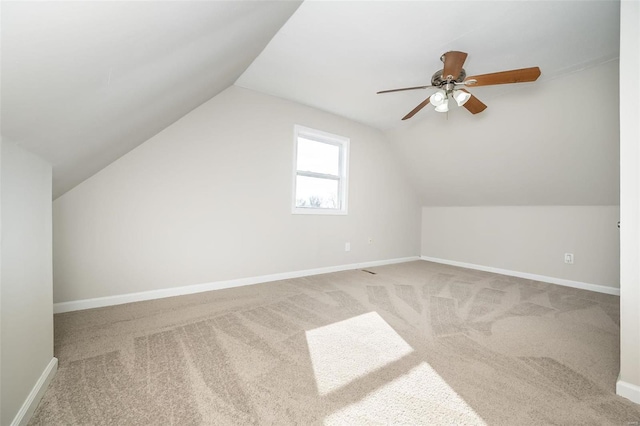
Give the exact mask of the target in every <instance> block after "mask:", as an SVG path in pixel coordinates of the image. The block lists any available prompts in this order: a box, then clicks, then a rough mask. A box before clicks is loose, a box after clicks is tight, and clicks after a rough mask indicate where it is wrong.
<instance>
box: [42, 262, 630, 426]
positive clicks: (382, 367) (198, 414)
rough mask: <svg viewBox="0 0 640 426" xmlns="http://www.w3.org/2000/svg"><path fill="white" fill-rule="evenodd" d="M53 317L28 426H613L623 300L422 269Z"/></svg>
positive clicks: (622, 403)
mask: <svg viewBox="0 0 640 426" xmlns="http://www.w3.org/2000/svg"><path fill="white" fill-rule="evenodd" d="M372 271H373V272H376V274H370V273H365V272H363V271H357V270H355V271H345V272H339V273H333V274H325V275H318V276H312V277H305V278H298V279H292V280H285V281H280V282H275V283H268V284H259V285H255V286H251V287H239V288H233V289H227V290H219V291H214V292H209V293H201V294H197V295H190V296H181V297H175V298H168V299H160V300H155V301H147V302H140V303H133V304H128V305H120V306H114V307H109V308H101V309H94V310H88V311H80V312H72V313H67V314H60V315H57V316H56V356H57V357H58V358H59V360H60V368H59V372H58V375H57V376H56V378H55V379H54V382H53V383H52V385H51V387H50V388H49V390H48V392H47V394H46V395H45V397H44V399H43V402H42V403H41V405H40V407H39V408H38V410H37V412H36V414H35V416H34V418H33V420H32V423H33V424H51V423H56V424H77V423H81V424H87V423H100V422H103V421H104V422H107V421H109V422H113V423H118V424H138V423H144V424H212V423H216V424H254V423H258V424H289V423H292V424H294V423H295V424H318V423H325V424H363V423H368V422H377V423H385V424H442V423H447V424H450V423H456V424H485V423H488V424H541V423H563V424H564V423H571V424H575V423H589V422H591V423H599V424H605V423H606V424H611V423H616V424H624V423H626V422H629V421H637V420H640V407H637V406H635V405H634V404H632V403H630V402H628V401H626V400H624V399H622V398H620V397H617V396H615V395H614V393H613V389H614V386H615V381H616V377H617V374H618V368H619V365H618V333H619V312H618V298H617V297H615V296H609V295H604V294H599V293H592V292H587V291H583V290H577V289H572V288H566V287H560V286H555V285H551V284H546V283H540V282H533V281H527V280H522V279H518V278H513V277H506V276H500V275H496V274H491V273H485V272H479V271H472V270H466V269H460V268H455V267H451V266H447V265H438V264H433V263H429V262H424V261H417V262H410V263H405V264H398V265H388V266H384V267H378V268H374V269H372Z"/></svg>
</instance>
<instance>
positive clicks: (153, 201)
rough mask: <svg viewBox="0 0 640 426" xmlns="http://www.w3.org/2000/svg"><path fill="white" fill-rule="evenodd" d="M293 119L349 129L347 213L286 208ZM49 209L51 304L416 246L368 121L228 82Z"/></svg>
mask: <svg viewBox="0 0 640 426" xmlns="http://www.w3.org/2000/svg"><path fill="white" fill-rule="evenodd" d="M294 124H300V125H303V126H307V127H311V128H316V129H320V130H323V131H326V132H330V133H334V134H338V135H342V136H346V137H349V138H351V153H350V166H349V202H348V206H349V214H348V215H347V216H318V215H292V214H291V197H292V194H291V192H292V167H293V126H294ZM53 210H54V274H55V275H54V301H55V302H66V301H74V300H83V299H88V298H96V297H103V296H113V295H121V294H127V293H133V292H141V291H148V290H156V289H164V288H171V287H178V286H186V285H192V284H200V283H207V282H213V281H220V280H229V279H236V278H243V277H253V276H260V275H266V274H274V273H280V272H291V271H298V270H305V269H312V268H320V267H326V266H337V265H343V264H351V263H357V262H365V261H374V260H382V259H392V258H400V257H406V256H417V255H418V254H419V245H420V231H419V229H420V207H419V204H418V203H417V197H416V194H415V193H414V191H413V190H412V189H411V188H410V186H408V185H407V182H406V181H405V179H404V178H403V174H402V170H401V169H400V168H399V167H398V165H397V164H396V163H395V161H393V155H392V153H391V152H390V148H389V146H388V143H387V142H386V140H385V139H384V137H383V135H382V134H381V133H380V132H379V131H377V130H374V129H371V128H369V127H366V126H364V125H361V124H357V123H354V122H352V121H349V120H347V119H344V118H340V117H337V116H334V115H331V114H328V113H324V112H321V111H318V110H315V109H313V108H309V107H305V106H302V105H300V104H296V103H293V102H290V101H285V100H282V99H278V98H275V97H272V96H268V95H264V94H260V93H257V92H253V91H250V90H247V89H242V88H239V87H236V86H233V87H231V88H229V89H228V90H226V91H225V92H223V93H221V94H220V95H218V96H217V97H215V98H213V99H212V100H211V101H209V102H207V103H205V104H204V105H202V106H201V107H199V108H197V109H196V110H194V111H192V112H191V113H189V114H188V115H186V116H185V117H183V118H182V119H181V120H179V121H178V122H176V123H175V124H173V125H171V126H170V127H168V128H167V129H165V130H164V131H162V132H161V133H159V134H158V135H156V136H154V137H153V138H151V139H150V140H148V141H147V142H145V143H144V144H142V145H141V146H139V147H138V148H136V149H135V150H133V151H131V152H130V153H129V154H127V155H125V156H124V157H122V158H120V159H119V160H117V161H116V162H114V163H112V164H111V165H109V166H108V167H107V168H105V169H104V170H102V171H101V172H99V173H98V174H96V175H94V176H93V177H91V178H89V179H88V180H86V181H85V182H83V183H82V184H80V185H79V186H77V187H76V188H74V189H73V190H71V191H69V192H68V193H66V194H65V195H63V196H61V197H60V198H58V199H56V200H55V202H54V206H53ZM369 237H372V238H373V240H374V242H373V244H368V238H369ZM345 242H350V243H351V251H350V252H348V253H347V252H345V250H344V246H345Z"/></svg>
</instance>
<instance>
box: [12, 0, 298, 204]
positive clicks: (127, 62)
mask: <svg viewBox="0 0 640 426" xmlns="http://www.w3.org/2000/svg"><path fill="white" fill-rule="evenodd" d="M298 6H299V2H297V1H291V2H286V1H257V2H251V1H213V2H133V1H132V2H117V1H116V2H4V1H3V2H2V117H1V119H2V137H3V138H6V139H9V140H11V141H13V142H16V143H18V144H20V145H22V146H24V147H25V148H26V149H28V150H30V151H32V152H34V153H35V154H38V155H40V156H41V157H43V158H45V159H46V160H48V161H49V162H51V163H52V164H53V170H54V197H56V196H59V195H61V194H62V193H64V192H65V191H67V190H69V189H70V188H72V187H74V186H75V185H77V184H78V183H80V182H81V181H83V180H84V179H86V178H87V177H89V176H91V175H93V174H94V173H96V172H97V171H99V170H101V169H102V168H103V167H105V166H106V165H108V164H109V163H111V162H113V161H114V160H116V159H117V158H119V157H120V156H122V155H123V154H125V153H127V152H128V151H130V150H131V149H133V148H134V147H136V146H137V145H139V144H141V143H142V142H144V141H145V140H147V139H148V138H150V137H151V136H153V135H155V134H156V133H158V132H159V131H161V130H162V129H164V128H165V127H167V126H168V125H170V124H171V123H173V122H174V121H176V120H177V119H179V118H180V117H182V116H184V115H185V114H186V113H188V112H189V111H191V110H192V109H194V108H196V107H197V106H199V105H200V104H202V103H203V102H205V101H207V100H209V99H210V98H212V97H213V96H215V95H216V94H218V93H219V92H221V91H222V90H224V89H226V88H227V87H229V86H230V85H232V84H233V82H234V81H235V80H236V79H237V78H238V76H239V75H240V74H241V73H242V72H243V71H244V70H245V69H246V68H247V66H248V65H249V64H250V63H251V61H253V59H254V58H255V57H256V56H257V55H258V54H259V53H260V52H261V50H262V49H263V48H264V46H265V45H266V44H267V43H268V41H269V40H270V39H271V37H273V35H274V34H275V33H276V32H277V31H278V30H279V29H280V27H281V26H282V24H283V23H284V22H286V20H287V19H288V18H289V17H290V16H291V14H292V13H293V12H294V11H295V10H296V8H297V7H298Z"/></svg>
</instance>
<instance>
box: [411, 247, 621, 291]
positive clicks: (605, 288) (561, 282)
mask: <svg viewBox="0 0 640 426" xmlns="http://www.w3.org/2000/svg"><path fill="white" fill-rule="evenodd" d="M420 258H421V259H422V260H427V261H429V262H435V263H442V264H445V265H451V266H459V267H461V268H468V269H477V270H479V271H485V272H493V273H495V274H502V275H510V276H512V277H518V278H526V279H528V280H535V281H542V282H546V283H551V284H558V285H563V286H565V287H573V288H580V289H582V290H590V291H595V292H598V293H606V294H612V295H614V296H620V289H619V288H615V287H609V286H606V285H599V284H589V283H583V282H580V281H572V280H565V279H564V278H555V277H548V276H545V275H537V274H530V273H528V272H518V271H510V270H508V269H500V268H494V267H492V266H483V265H475V264H473V263H465V262H458V261H456V260H447V259H438V258H436V257H429V256H420Z"/></svg>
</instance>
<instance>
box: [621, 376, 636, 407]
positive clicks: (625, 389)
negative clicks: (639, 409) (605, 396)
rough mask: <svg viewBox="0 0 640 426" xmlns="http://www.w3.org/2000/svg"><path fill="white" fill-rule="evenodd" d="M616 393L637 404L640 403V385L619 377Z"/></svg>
mask: <svg viewBox="0 0 640 426" xmlns="http://www.w3.org/2000/svg"><path fill="white" fill-rule="evenodd" d="M616 393H617V394H618V395H620V396H622V397H625V398H627V399H628V400H630V401H633V402H635V403H636V404H640V386H636V385H633V384H631V383H628V382H625V381H623V380H620V379H618V381H617V382H616Z"/></svg>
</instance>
